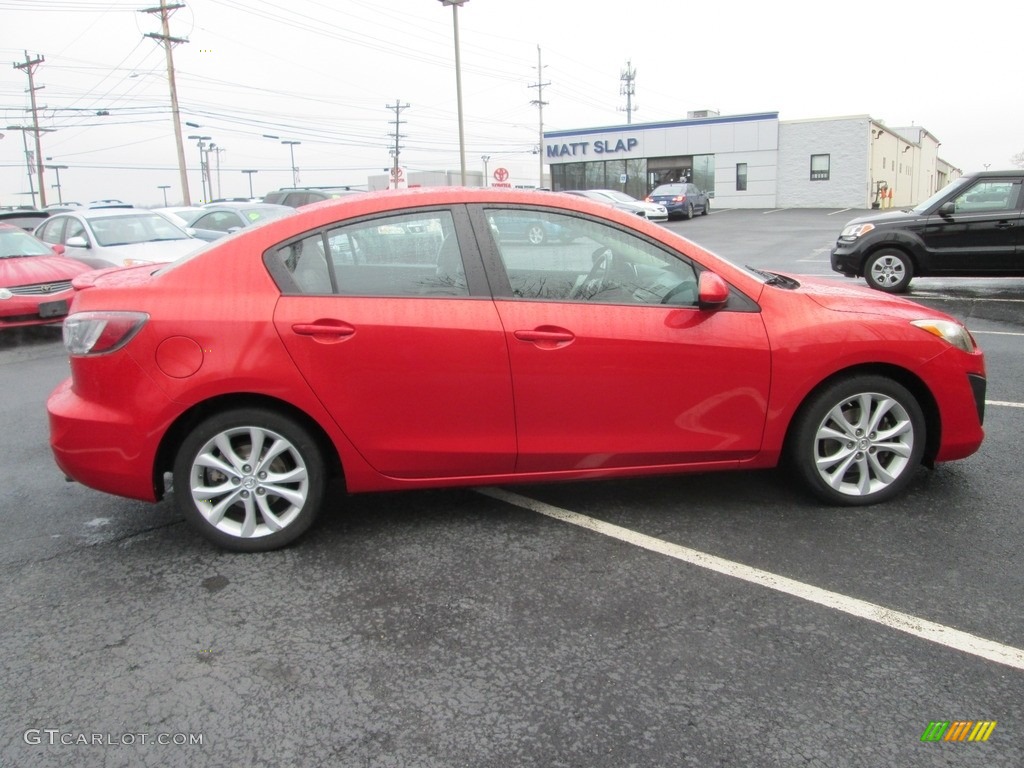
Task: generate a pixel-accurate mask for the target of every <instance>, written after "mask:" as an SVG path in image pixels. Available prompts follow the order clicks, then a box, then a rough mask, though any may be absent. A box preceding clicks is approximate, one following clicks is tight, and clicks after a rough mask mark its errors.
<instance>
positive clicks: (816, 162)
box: [811, 155, 831, 181]
mask: <svg viewBox="0 0 1024 768" xmlns="http://www.w3.org/2000/svg"><path fill="white" fill-rule="evenodd" d="M830 162H831V155H811V181H828V171H829V163H830Z"/></svg>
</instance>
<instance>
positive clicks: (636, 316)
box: [497, 300, 770, 472]
mask: <svg viewBox="0 0 1024 768" xmlns="http://www.w3.org/2000/svg"><path fill="white" fill-rule="evenodd" d="M497 306H498V312H499V314H500V315H501V320H502V324H503V325H504V327H505V329H506V331H507V332H508V334H509V338H508V345H509V350H510V358H511V361H512V375H513V387H514V393H515V402H516V420H517V426H518V433H519V461H518V462H517V464H516V471H517V472H542V471H560V470H572V469H596V468H600V467H609V468H610V467H625V466H650V465H663V464H678V463H689V462H705V461H727V460H738V459H742V458H745V457H748V456H750V455H752V454H753V453H755V452H756V451H757V450H758V449H759V448H760V446H761V438H762V434H763V430H764V423H765V413H766V410H765V409H766V403H767V398H768V387H769V377H770V353H769V349H768V341H767V337H766V333H765V330H764V326H763V323H762V322H761V317H760V314H759V313H756V312H731V311H720V312H706V311H701V310H697V309H695V308H684V309H680V308H672V307H656V306H622V305H605V304H584V303H564V304H560V303H551V302H533V301H515V300H510V301H499V302H498V303H497Z"/></svg>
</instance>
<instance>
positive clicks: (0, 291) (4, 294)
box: [0, 288, 14, 299]
mask: <svg viewBox="0 0 1024 768" xmlns="http://www.w3.org/2000/svg"><path fill="white" fill-rule="evenodd" d="M12 296H14V293H13V292H11V291H9V290H7V289H6V288H0V299H9V298H11V297H12Z"/></svg>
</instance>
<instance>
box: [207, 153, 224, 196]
mask: <svg viewBox="0 0 1024 768" xmlns="http://www.w3.org/2000/svg"><path fill="white" fill-rule="evenodd" d="M210 149H212V150H213V151H214V152H216V153H217V197H218V198H222V197H224V195H223V194H221V191H220V156H221V153H222V152H227V149H225V148H224V147H219V146H217V145H215V144H211V145H210ZM210 184H211V187H212V184H213V182H212V181H211V182H210Z"/></svg>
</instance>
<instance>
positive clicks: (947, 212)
mask: <svg viewBox="0 0 1024 768" xmlns="http://www.w3.org/2000/svg"><path fill="white" fill-rule="evenodd" d="M937 213H938V214H939V216H952V215H953V214H954V213H956V203H954V202H953V201H952V200H950V201H948V202H945V203H943V204H942V205H940V206H939V210H938V211H937Z"/></svg>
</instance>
